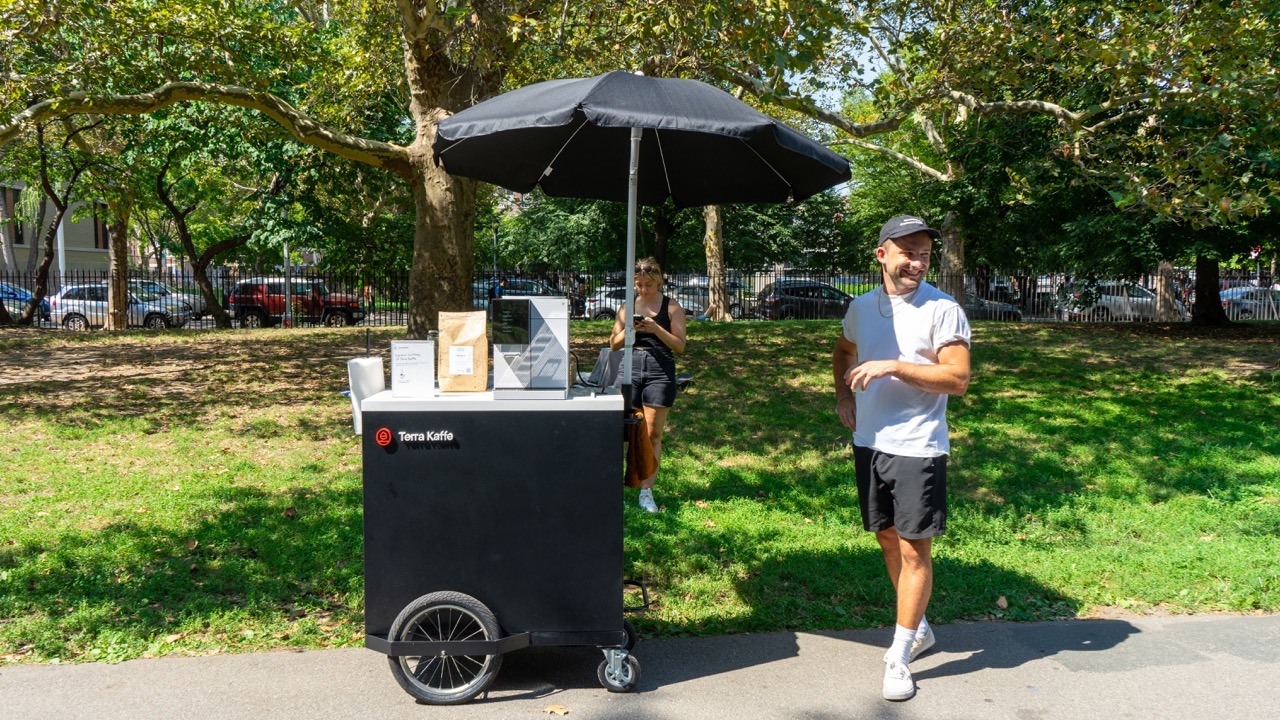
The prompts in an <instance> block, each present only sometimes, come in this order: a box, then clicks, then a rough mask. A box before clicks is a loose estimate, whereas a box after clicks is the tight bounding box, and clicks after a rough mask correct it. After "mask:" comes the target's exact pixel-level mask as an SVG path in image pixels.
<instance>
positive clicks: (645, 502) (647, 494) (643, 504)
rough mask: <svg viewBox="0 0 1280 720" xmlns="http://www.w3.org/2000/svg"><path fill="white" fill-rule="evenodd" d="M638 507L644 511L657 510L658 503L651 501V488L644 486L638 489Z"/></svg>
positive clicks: (654, 511) (652, 511)
mask: <svg viewBox="0 0 1280 720" xmlns="http://www.w3.org/2000/svg"><path fill="white" fill-rule="evenodd" d="M640 509H641V510H644V511H645V512H651V513H656V512H658V505H657V503H655V502H654V501H653V490H650V489H647V488H646V489H644V490H641V491H640Z"/></svg>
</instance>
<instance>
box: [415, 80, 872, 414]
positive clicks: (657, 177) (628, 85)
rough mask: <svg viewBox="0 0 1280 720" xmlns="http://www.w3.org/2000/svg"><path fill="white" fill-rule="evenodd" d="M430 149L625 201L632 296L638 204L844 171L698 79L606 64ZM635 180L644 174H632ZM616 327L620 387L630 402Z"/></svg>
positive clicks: (496, 111)
mask: <svg viewBox="0 0 1280 720" xmlns="http://www.w3.org/2000/svg"><path fill="white" fill-rule="evenodd" d="M432 148H433V149H434V150H435V153H436V161H437V162H441V163H443V164H444V168H445V170H447V171H448V172H449V173H451V174H453V175H462V176H464V177H469V178H474V179H476V180H483V181H485V182H489V183H493V184H494V185H499V186H501V187H504V188H507V189H508V190H513V191H515V192H521V193H525V192H529V191H530V190H533V188H534V187H536V186H541V187H542V190H543V192H545V193H546V194H548V195H554V196H559V197H577V198H591V199H597V200H626V201H627V298H626V307H628V308H633V307H634V306H635V305H634V302H635V297H634V293H635V248H636V206H637V205H638V204H640V203H643V204H645V205H658V204H661V203H662V202H663V201H664V200H666V199H667V198H668V197H671V198H672V199H673V200H674V201H675V203H676V205H678V206H681V207H693V206H697V205H718V204H721V203H751V202H784V201H786V200H787V199H789V198H790V199H795V200H803V199H804V198H807V197H809V196H810V195H813V194H814V193H817V192H820V191H822V190H824V189H826V188H829V187H831V186H832V185H836V184H838V183H841V182H845V181H847V180H848V179H849V176H850V172H849V162H848V161H847V160H845V159H844V158H843V157H841V156H839V155H837V154H836V153H834V152H831V151H830V150H828V149H827V148H826V147H824V146H823V145H821V144H819V143H817V142H814V141H813V140H811V139H810V138H809V137H807V136H805V135H803V134H802V133H799V132H797V131H796V130H793V129H792V128H790V127H788V126H787V125H785V124H783V123H781V122H778V121H777V120H774V119H773V118H771V117H769V116H768V115H764V114H762V113H760V112H758V111H757V110H755V109H753V108H752V107H751V106H749V105H747V104H746V103H744V102H742V101H740V100H738V99H736V98H734V97H733V96H732V95H729V94H728V93H726V92H724V91H723V90H719V89H717V88H714V87H712V86H710V85H707V84H705V83H700V82H698V81H696V80H679V79H671V78H651V77H645V76H643V75H634V74H631V73H625V72H611V73H606V74H604V75H597V76H596V77H593V78H581V79H569V80H549V81H547V82H541V83H536V84H534V85H529V86H526V87H523V88H520V89H519V90H513V91H511V92H509V93H505V94H502V95H499V96H497V97H495V98H491V99H489V100H486V101H484V102H482V103H480V104H479V105H475V106H473V107H470V108H467V109H466V110H463V111H462V112H460V113H458V114H456V115H454V116H452V117H450V118H448V119H446V120H443V121H441V122H440V124H439V125H438V126H437V128H436V139H435V143H434V144H433V145H432ZM641 178H643V180H641ZM634 340H635V329H634V328H633V327H632V326H631V325H627V326H626V342H625V351H624V353H623V360H622V394H623V402H624V407H625V411H626V413H627V414H628V415H629V414H630V411H631V347H632V344H633V342H634Z"/></svg>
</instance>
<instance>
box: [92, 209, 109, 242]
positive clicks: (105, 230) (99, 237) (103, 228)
mask: <svg viewBox="0 0 1280 720" xmlns="http://www.w3.org/2000/svg"><path fill="white" fill-rule="evenodd" d="M106 214H107V208H106V206H105V205H98V206H97V207H95V208H94V211H93V246H94V247H95V248H97V249H99V250H106V249H108V248H110V247H111V227H110V226H109V225H108V224H107V221H106V220H104V219H103V216H104V215H106Z"/></svg>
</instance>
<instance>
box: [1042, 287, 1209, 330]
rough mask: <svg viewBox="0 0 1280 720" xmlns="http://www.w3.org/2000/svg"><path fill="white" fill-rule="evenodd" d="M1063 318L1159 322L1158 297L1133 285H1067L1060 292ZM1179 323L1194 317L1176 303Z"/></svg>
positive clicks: (1184, 307)
mask: <svg viewBox="0 0 1280 720" xmlns="http://www.w3.org/2000/svg"><path fill="white" fill-rule="evenodd" d="M1058 302H1059V308H1060V311H1061V315H1062V316H1063V318H1064V319H1066V320H1098V321H1101V322H1107V321H1111V320H1149V321H1155V320H1159V319H1160V316H1159V314H1158V313H1157V312H1156V294H1155V293H1153V292H1151V291H1150V290H1148V289H1146V288H1144V287H1142V286H1141V285H1135V284H1134V283H1130V282H1120V281H1107V282H1100V283H1097V284H1089V283H1065V284H1063V285H1062V286H1061V287H1059V288H1058ZM1173 302H1174V309H1175V311H1176V312H1177V314H1178V319H1180V320H1190V319H1191V313H1189V312H1187V308H1186V306H1184V305H1183V304H1182V303H1181V302H1180V301H1178V300H1176V299H1175V300H1174V301H1173Z"/></svg>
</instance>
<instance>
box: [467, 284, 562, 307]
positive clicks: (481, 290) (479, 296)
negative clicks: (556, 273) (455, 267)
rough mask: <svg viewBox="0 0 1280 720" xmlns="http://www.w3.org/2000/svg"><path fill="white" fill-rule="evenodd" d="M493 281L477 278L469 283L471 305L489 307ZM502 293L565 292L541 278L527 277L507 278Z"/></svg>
mask: <svg viewBox="0 0 1280 720" xmlns="http://www.w3.org/2000/svg"><path fill="white" fill-rule="evenodd" d="M494 283H495V281H493V280H477V281H475V282H473V283H471V307H472V308H474V309H476V310H485V309H487V308H488V307H489V291H490V290H492V289H493V286H494ZM502 292H503V294H504V295H561V296H563V295H564V294H565V293H563V292H560V291H559V290H555V289H553V288H552V287H551V286H550V285H548V284H546V283H544V282H542V281H541V280H531V279H529V278H507V286H506V287H505V288H503V290H502Z"/></svg>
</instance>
